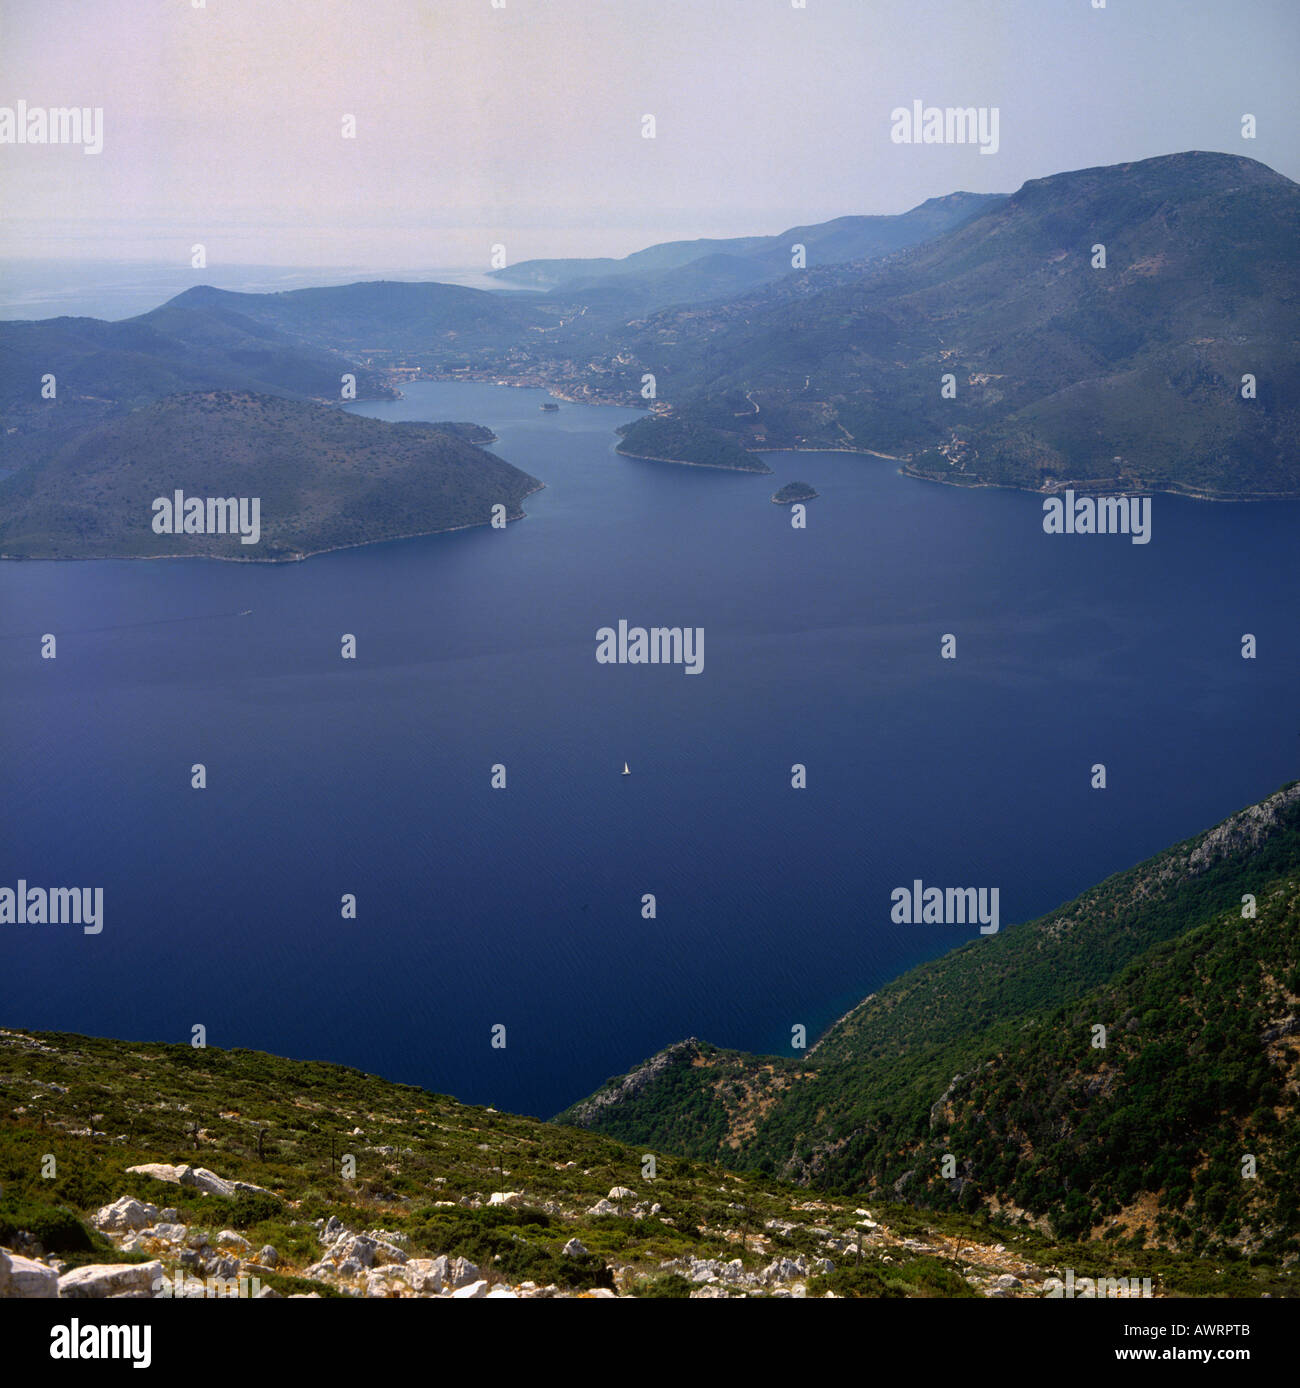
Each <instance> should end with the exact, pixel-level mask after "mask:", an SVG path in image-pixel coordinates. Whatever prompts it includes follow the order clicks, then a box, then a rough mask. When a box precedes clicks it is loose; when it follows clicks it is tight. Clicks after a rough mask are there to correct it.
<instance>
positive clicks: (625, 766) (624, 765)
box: [623, 762, 632, 776]
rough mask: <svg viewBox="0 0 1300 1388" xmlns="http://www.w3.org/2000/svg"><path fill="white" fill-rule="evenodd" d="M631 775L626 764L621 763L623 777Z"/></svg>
mask: <svg viewBox="0 0 1300 1388" xmlns="http://www.w3.org/2000/svg"><path fill="white" fill-rule="evenodd" d="M631 774H632V773H631V772H630V771H629V770H628V767H627V762H624V763H623V775H624V776H630V775H631Z"/></svg>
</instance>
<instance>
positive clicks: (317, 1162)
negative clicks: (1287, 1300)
mask: <svg viewBox="0 0 1300 1388" xmlns="http://www.w3.org/2000/svg"><path fill="white" fill-rule="evenodd" d="M0 1187H2V1189H0V1246H3V1249H4V1252H3V1254H0V1296H10V1297H15V1296H22V1297H52V1296H56V1295H57V1296H63V1297H80V1298H86V1297H96V1298H98V1297H119V1296H121V1297H146V1296H177V1295H180V1296H197V1295H205V1296H223V1295H234V1296H240V1295H243V1296H250V1297H252V1296H257V1297H263V1298H267V1297H276V1296H283V1297H291V1296H321V1297H331V1296H346V1297H384V1298H410V1297H425V1298H427V1297H445V1298H448V1299H477V1298H481V1297H482V1298H496V1299H507V1298H528V1297H579V1298H587V1299H601V1298H610V1297H665V1296H668V1297H694V1298H710V1297H714V1298H722V1297H734V1296H743V1297H768V1298H784V1299H788V1298H800V1297H825V1296H838V1297H843V1296H864V1295H865V1296H873V1295H881V1296H988V1297H1024V1296H1038V1295H1043V1294H1045V1291H1046V1290H1047V1288H1048V1287H1049V1285H1050V1284H1049V1279H1051V1278H1052V1277H1062V1276H1064V1275H1065V1272H1066V1270H1067V1269H1073V1272H1074V1275H1075V1277H1076V1278H1082V1277H1085V1276H1089V1277H1100V1276H1124V1275H1138V1274H1142V1275H1145V1276H1151V1277H1152V1279H1153V1291H1152V1294H1153V1295H1156V1296H1159V1295H1164V1294H1167V1293H1169V1292H1173V1293H1177V1292H1178V1291H1179V1290H1206V1289H1207V1285H1206V1284H1205V1283H1204V1281H1203V1273H1204V1269H1202V1268H1200V1267H1199V1266H1195V1265H1193V1264H1192V1263H1191V1262H1186V1263H1183V1264H1179V1263H1177V1262H1176V1261H1168V1260H1166V1261H1165V1262H1164V1263H1162V1264H1160V1265H1159V1266H1155V1265H1152V1264H1148V1265H1146V1266H1142V1265H1140V1260H1135V1257H1134V1255H1132V1254H1130V1253H1128V1252H1127V1251H1118V1250H1112V1249H1110V1248H1105V1247H1095V1248H1086V1247H1071V1246H1066V1245H1055V1244H1053V1243H1052V1242H1051V1241H1050V1240H1048V1239H1046V1238H1044V1237H1042V1236H1041V1235H1039V1234H1037V1233H1036V1232H1034V1231H1033V1230H1025V1229H1016V1228H1013V1227H1011V1226H1010V1225H1006V1226H1005V1227H1003V1226H999V1225H997V1224H994V1223H991V1222H989V1221H986V1220H980V1219H971V1218H968V1217H965V1216H962V1215H938V1216H931V1215H925V1216H921V1215H918V1214H917V1212H915V1211H913V1210H911V1209H909V1208H907V1207H906V1206H903V1205H899V1204H892V1203H886V1202H871V1203H869V1204H868V1203H866V1202H863V1201H862V1200H860V1199H853V1198H834V1197H825V1196H817V1197H814V1196H813V1195H811V1194H810V1192H809V1191H807V1190H805V1189H801V1188H799V1187H797V1186H794V1185H788V1184H783V1183H781V1182H779V1181H776V1180H774V1179H771V1178H765V1177H761V1176H757V1175H754V1174H749V1173H738V1172H734V1171H724V1170H722V1169H720V1168H718V1167H716V1166H712V1165H709V1164H706V1163H702V1162H695V1161H689V1160H685V1159H682V1158H679V1157H673V1156H668V1155H664V1154H662V1153H653V1152H650V1151H648V1150H646V1149H643V1148H635V1147H629V1146H627V1145H625V1144H623V1143H619V1142H615V1141H613V1140H611V1139H609V1138H607V1137H604V1136H602V1135H600V1134H596V1133H590V1132H585V1131H582V1130H579V1129H574V1128H565V1127H560V1126H557V1125H554V1124H549V1123H543V1122H539V1121H537V1120H535V1119H530V1118H520V1117H515V1116H512V1115H508V1114H501V1113H497V1112H494V1111H493V1110H491V1109H484V1108H471V1107H467V1106H465V1105H461V1104H458V1103H456V1102H455V1101H454V1100H452V1099H449V1098H446V1097H444V1096H441V1095H436V1094H430V1093H427V1092H425V1091H423V1090H420V1089H415V1088H411V1087H409V1086H405V1085H398V1084H391V1083H388V1082H386V1081H383V1080H379V1079H375V1078H374V1077H372V1076H368V1075H363V1074H361V1073H359V1072H357V1071H355V1070H350V1069H347V1068H345V1067H342V1066H335V1065H324V1064H317V1063H298V1062H293V1061H288V1060H282V1059H278V1058H276V1057H273V1056H268V1055H263V1054H260V1053H257V1052H250V1051H218V1050H215V1049H206V1050H193V1049H191V1048H190V1047H188V1046H161V1045H145V1044H139V1043H135V1042H121V1041H107V1040H97V1039H92V1038H88V1037H80V1036H72V1035H66V1034H51V1033H39V1032H27V1031H20V1030H7V1031H0ZM1197 1279H1202V1280H1199V1281H1198V1280H1197ZM1270 1279H1271V1274H1270V1273H1268V1272H1267V1271H1261V1272H1258V1273H1255V1272H1250V1273H1249V1274H1247V1275H1245V1276H1243V1275H1242V1274H1240V1273H1237V1274H1235V1275H1234V1276H1233V1277H1231V1278H1224V1279H1221V1281H1220V1282H1218V1283H1215V1284H1213V1285H1211V1286H1209V1287H1208V1289H1209V1290H1216V1289H1217V1290H1219V1291H1222V1292H1227V1293H1231V1292H1234V1291H1235V1292H1239V1293H1240V1292H1242V1291H1243V1290H1246V1291H1249V1292H1251V1293H1253V1294H1262V1293H1272V1294H1276V1293H1277V1292H1280V1291H1283V1290H1285V1288H1284V1286H1283V1285H1282V1284H1280V1283H1278V1282H1276V1280H1275V1279H1273V1280H1270ZM1211 1283H1213V1279H1211Z"/></svg>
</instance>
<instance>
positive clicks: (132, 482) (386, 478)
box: [0, 392, 541, 560]
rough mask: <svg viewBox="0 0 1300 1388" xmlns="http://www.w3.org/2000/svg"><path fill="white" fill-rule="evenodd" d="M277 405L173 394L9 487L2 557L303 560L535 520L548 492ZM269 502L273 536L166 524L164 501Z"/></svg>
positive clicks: (482, 464) (417, 437) (402, 433)
mask: <svg viewBox="0 0 1300 1388" xmlns="http://www.w3.org/2000/svg"><path fill="white" fill-rule="evenodd" d="M470 428H472V426H466V425H453V426H450V430H451V431H448V430H445V429H440V428H438V427H437V426H435V425H431V424H409V423H401V424H388V423H384V422H382V421H380V420H376V419H367V418H364V417H362V416H360V415H352V414H347V413H345V412H343V411H342V410H338V409H334V408H331V407H329V406H325V405H314V404H305V403H302V402H300V401H294V400H286V399H282V398H279V397H276V396H266V395H249V394H231V393H228V392H209V393H203V394H188V395H173V396H169V397H168V398H167V399H165V400H162V401H159V402H157V403H155V404H152V405H147V406H144V407H142V408H141V409H138V410H135V411H133V412H132V413H130V414H128V415H125V416H123V417H120V418H114V419H110V420H107V421H106V422H104V423H103V424H100V425H98V426H96V427H95V428H93V429H90V430H89V431H87V432H85V433H84V434H82V435H80V436H78V437H77V438H75V439H74V440H72V441H71V442H68V443H66V444H65V445H64V446H63V447H62V448H61V449H60V450H59V451H57V452H56V453H55V454H54V456H53V457H52V458H50V459H48V460H45V461H41V462H36V463H33V464H32V465H31V466H29V467H27V468H24V469H23V470H21V471H20V472H18V473H16V474H15V475H14V476H12V477H9V478H7V479H5V480H3V481H0V555H4V556H6V557H10V558H54V559H61V558H113V557H117V558H133V557H137V556H141V557H148V556H160V555H195V556H215V557H221V558H226V559H253V560H259V559H262V560H264V559H295V558H301V557H303V556H305V555H308V554H314V553H317V552H319V551H322V550H327V549H335V548H339V547H341V546H346V545H359V544H368V543H371V542H374V541H377V540H389V539H396V538H399V537H401V536H406V535H417V534H428V533H432V532H435V531H440V530H450V529H456V528H459V527H463V526H470V525H486V524H488V523H490V521H491V518H492V507H493V506H494V505H496V504H498V503H500V504H503V505H504V506H505V507H506V514H507V516H508V517H509V518H511V519H517V518H519V517H520V516H522V515H523V511H522V509H521V507H520V502H521V501H522V500H523V498H524V497H525V496H527V495H528V494H529V493H530V492H533V491H536V490H537V489H538V487H540V486H541V483H540V482H538V481H537V479H536V478H535V477H530V476H529V475H528V474H527V473H525V472H521V471H520V470H519V469H518V468H516V467H512V466H511V465H510V464H509V463H507V462H505V461H503V460H502V459H500V458H498V457H496V456H495V455H494V454H491V453H487V452H485V451H484V450H483V449H481V448H478V447H476V446H475V445H474V444H472V443H468V442H466V441H465V439H464V438H463V437H461V436H460V435H461V434H463V433H464V432H465V431H466V430H468V429H470ZM177 489H179V490H181V492H182V494H183V496H185V497H199V498H208V497H223V498H232V497H233V498H238V497H244V498H249V499H251V498H257V499H258V518H259V527H260V535H259V538H258V541H257V543H255V544H248V545H246V544H244V543H243V542H242V541H241V538H240V536H239V535H238V534H210V533H202V534H184V533H181V534H168V533H156V532H155V531H154V529H153V521H154V515H155V512H154V510H153V503H154V501H155V499H157V498H160V497H161V498H166V499H167V500H168V501H169V502H170V501H171V500H172V499H173V497H174V493H175V492H176V490H177Z"/></svg>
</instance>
